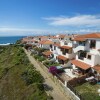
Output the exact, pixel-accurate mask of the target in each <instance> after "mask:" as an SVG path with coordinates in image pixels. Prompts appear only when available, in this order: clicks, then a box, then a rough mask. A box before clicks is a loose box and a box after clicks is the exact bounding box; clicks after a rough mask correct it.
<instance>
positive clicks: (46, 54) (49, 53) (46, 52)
mask: <svg viewBox="0 0 100 100" xmlns="http://www.w3.org/2000/svg"><path fill="white" fill-rule="evenodd" d="M43 54H44V55H45V56H49V55H51V54H52V52H51V51H45V52H43Z"/></svg>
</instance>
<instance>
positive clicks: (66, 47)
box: [61, 46, 72, 49]
mask: <svg viewBox="0 0 100 100" xmlns="http://www.w3.org/2000/svg"><path fill="white" fill-rule="evenodd" d="M61 48H63V49H71V48H72V47H69V46H61Z"/></svg>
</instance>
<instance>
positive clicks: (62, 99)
mask: <svg viewBox="0 0 100 100" xmlns="http://www.w3.org/2000/svg"><path fill="white" fill-rule="evenodd" d="M24 50H25V49H24ZM25 53H26V54H27V56H28V58H29V60H30V62H31V63H32V64H33V65H34V67H35V68H36V70H38V71H40V73H41V75H42V76H43V77H44V79H45V84H47V85H48V86H50V87H52V88H53V90H49V91H48V92H47V93H48V94H50V95H51V96H52V97H53V98H54V100H70V99H69V98H68V97H66V96H65V95H64V94H63V93H62V92H61V91H60V89H59V88H58V86H56V84H55V83H54V82H53V81H52V79H51V78H50V77H49V76H48V74H47V73H45V72H44V71H43V69H42V68H41V67H40V65H39V64H38V63H37V62H36V60H35V59H34V58H33V57H32V56H30V52H27V51H26V50H25Z"/></svg>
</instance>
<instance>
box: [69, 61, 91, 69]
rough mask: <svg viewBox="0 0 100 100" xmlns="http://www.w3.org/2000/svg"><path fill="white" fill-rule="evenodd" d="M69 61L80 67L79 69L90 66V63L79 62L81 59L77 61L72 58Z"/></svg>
mask: <svg viewBox="0 0 100 100" xmlns="http://www.w3.org/2000/svg"><path fill="white" fill-rule="evenodd" d="M71 63H72V64H74V65H75V66H77V67H79V68H81V69H84V70H87V69H89V68H90V67H91V65H89V64H86V63H84V62H81V61H78V60H72V61H71Z"/></svg>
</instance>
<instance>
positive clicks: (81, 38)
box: [73, 33, 100, 41]
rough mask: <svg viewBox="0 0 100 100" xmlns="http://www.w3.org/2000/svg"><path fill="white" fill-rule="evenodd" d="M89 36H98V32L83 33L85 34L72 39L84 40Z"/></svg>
mask: <svg viewBox="0 0 100 100" xmlns="http://www.w3.org/2000/svg"><path fill="white" fill-rule="evenodd" d="M89 38H100V33H91V34H85V35H78V36H76V37H75V38H74V39H73V40H75V41H84V40H86V39H89Z"/></svg>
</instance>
